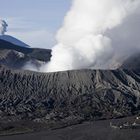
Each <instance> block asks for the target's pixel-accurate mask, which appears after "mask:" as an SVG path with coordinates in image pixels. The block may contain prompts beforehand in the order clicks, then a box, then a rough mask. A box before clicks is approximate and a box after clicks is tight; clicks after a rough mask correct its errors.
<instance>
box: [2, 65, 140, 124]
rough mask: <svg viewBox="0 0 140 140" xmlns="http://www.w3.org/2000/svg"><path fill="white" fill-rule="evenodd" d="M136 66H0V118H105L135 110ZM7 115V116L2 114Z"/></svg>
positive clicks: (138, 94) (139, 83)
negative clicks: (47, 68) (26, 68)
mask: <svg viewBox="0 0 140 140" xmlns="http://www.w3.org/2000/svg"><path fill="white" fill-rule="evenodd" d="M139 109H140V71H139V70H121V69H120V70H76V71H66V72H57V73H36V72H30V71H17V70H10V69H8V68H6V67H4V66H1V67H0V119H4V118H5V117H7V116H8V118H9V119H11V118H14V120H15V119H19V120H20V119H21V120H22V119H27V118H28V119H29V120H36V119H37V118H38V119H39V121H41V120H42V121H46V120H51V119H52V120H59V121H60V120H65V119H66V118H67V119H68V120H69V119H70V118H71V117H72V120H73V123H74V118H75V119H82V120H92V119H109V118H118V117H125V116H130V115H133V114H138V113H139ZM6 119H7V118H6Z"/></svg>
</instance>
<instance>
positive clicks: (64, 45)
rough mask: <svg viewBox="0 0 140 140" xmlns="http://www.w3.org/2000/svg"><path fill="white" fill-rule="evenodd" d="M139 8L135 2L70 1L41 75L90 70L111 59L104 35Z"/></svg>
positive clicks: (118, 0)
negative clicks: (48, 61)
mask: <svg viewBox="0 0 140 140" xmlns="http://www.w3.org/2000/svg"><path fill="white" fill-rule="evenodd" d="M139 4H140V2H139V1H138V0H73V3H72V7H71V9H70V11H69V12H68V13H67V15H66V17H65V19H64V23H63V26H62V28H61V29H60V30H59V31H58V33H57V36H56V38H57V42H58V44H57V45H56V46H54V47H53V49H52V58H51V61H50V63H48V64H47V65H46V66H45V67H43V68H42V69H43V71H45V72H53V71H63V70H72V69H86V68H94V67H95V66H96V65H102V64H104V63H105V62H106V61H107V60H108V59H109V58H111V56H112V51H113V47H112V41H111V39H110V38H109V37H108V36H107V35H106V32H107V31H108V30H111V29H113V28H115V27H117V26H118V25H120V24H122V22H123V20H124V19H125V18H126V17H127V16H129V15H130V14H132V13H133V12H134V11H135V9H136V8H137V6H138V5H139Z"/></svg>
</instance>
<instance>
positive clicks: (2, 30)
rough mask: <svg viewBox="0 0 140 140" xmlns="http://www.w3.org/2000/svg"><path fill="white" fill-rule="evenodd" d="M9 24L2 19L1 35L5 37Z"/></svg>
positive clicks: (0, 25) (0, 24) (0, 20)
mask: <svg viewBox="0 0 140 140" xmlns="http://www.w3.org/2000/svg"><path fill="white" fill-rule="evenodd" d="M7 26H8V25H7V23H6V22H5V21H4V20H2V19H0V35H4V33H5V32H7Z"/></svg>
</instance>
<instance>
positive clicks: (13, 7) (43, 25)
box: [0, 0, 71, 48]
mask: <svg viewBox="0 0 140 140" xmlns="http://www.w3.org/2000/svg"><path fill="white" fill-rule="evenodd" d="M70 5H71V0H0V18H2V19H4V20H5V21H6V22H7V23H8V26H9V27H8V32H7V33H6V34H8V35H12V36H14V37H17V38H19V39H21V40H22V41H24V42H25V43H27V44H29V45H31V46H32V47H41V48H51V47H52V46H53V45H54V44H55V33H56V32H57V30H58V29H59V28H60V27H61V25H62V23H63V19H64V16H65V14H66V13H67V11H68V10H69V8H70Z"/></svg>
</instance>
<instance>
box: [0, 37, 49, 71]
mask: <svg viewBox="0 0 140 140" xmlns="http://www.w3.org/2000/svg"><path fill="white" fill-rule="evenodd" d="M50 58H51V50H49V49H38V48H26V47H21V46H18V45H14V44H12V43H10V42H7V41H4V40H1V39H0V64H3V65H6V66H8V67H10V68H16V69H21V68H22V67H23V66H24V65H25V64H26V63H27V62H31V63H32V64H34V65H35V67H37V68H38V67H39V66H40V63H41V62H48V61H50Z"/></svg>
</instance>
